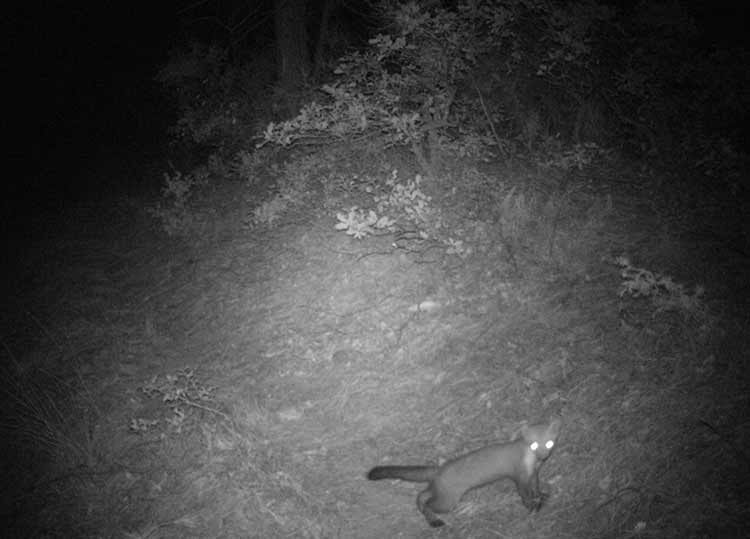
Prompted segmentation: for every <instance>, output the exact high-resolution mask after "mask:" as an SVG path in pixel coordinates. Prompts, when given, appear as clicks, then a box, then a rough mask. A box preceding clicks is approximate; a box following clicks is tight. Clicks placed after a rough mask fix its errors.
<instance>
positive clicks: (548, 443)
mask: <svg viewBox="0 0 750 539" xmlns="http://www.w3.org/2000/svg"><path fill="white" fill-rule="evenodd" d="M554 445H555V442H553V441H552V440H548V441H547V443H546V444H544V447H546V448H547V449H552V447H553V446H554Z"/></svg>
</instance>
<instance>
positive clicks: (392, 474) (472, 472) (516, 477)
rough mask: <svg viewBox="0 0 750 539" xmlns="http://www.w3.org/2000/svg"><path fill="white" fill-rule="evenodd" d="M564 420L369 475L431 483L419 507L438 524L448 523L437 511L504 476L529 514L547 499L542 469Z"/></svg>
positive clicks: (420, 496)
mask: <svg viewBox="0 0 750 539" xmlns="http://www.w3.org/2000/svg"><path fill="white" fill-rule="evenodd" d="M561 424H562V422H561V420H560V419H559V418H554V419H551V420H550V421H549V423H546V424H542V425H534V426H531V427H528V426H525V427H523V428H522V429H521V436H520V437H519V438H517V439H515V440H513V441H511V442H507V443H502V444H492V445H488V446H486V447H483V448H481V449H477V450H476V451H472V452H470V453H466V454H465V455H462V456H460V457H457V458H455V459H453V460H449V461H448V462H446V463H445V464H443V465H442V466H429V465H422V466H376V467H374V468H373V469H372V470H370V471H369V473H368V474H367V478H368V479H372V480H379V479H401V480H403V481H412V482H415V483H429V484H428V485H427V488H426V489H424V490H423V491H422V492H420V493H419V494H418V495H417V507H418V508H419V510H420V511H421V512H422V514H423V515H424V517H425V518H426V519H427V522H428V523H429V524H430V526H432V527H434V528H437V527H440V526H442V525H444V524H445V522H443V520H442V519H441V518H440V517H438V516H437V513H447V512H448V511H451V510H452V509H453V508H454V507H455V506H456V505H457V504H458V502H459V501H460V500H461V497H462V496H463V495H464V494H465V493H466V492H468V491H469V490H472V489H475V488H478V487H481V486H483V485H486V484H488V483H492V482H493V481H498V480H500V479H512V480H513V481H514V482H515V483H516V487H517V488H518V492H519V494H520V495H521V501H522V502H523V504H524V505H525V506H526V507H527V508H528V509H529V510H530V511H531V512H534V511H538V510H539V509H540V508H541V507H542V504H543V503H544V500H545V499H546V498H547V494H546V493H544V492H542V491H541V490H540V488H539V468H540V467H541V465H542V463H543V462H544V461H545V460H547V458H548V457H549V455H550V453H551V452H552V448H553V447H554V446H555V442H556V441H557V437H558V434H559V433H560V426H561Z"/></svg>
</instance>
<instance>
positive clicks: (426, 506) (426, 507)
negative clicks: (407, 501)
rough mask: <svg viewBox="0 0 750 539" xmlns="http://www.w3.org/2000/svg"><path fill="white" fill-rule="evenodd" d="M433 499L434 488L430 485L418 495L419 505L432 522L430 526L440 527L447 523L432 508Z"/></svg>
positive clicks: (429, 521) (425, 516) (428, 520)
mask: <svg viewBox="0 0 750 539" xmlns="http://www.w3.org/2000/svg"><path fill="white" fill-rule="evenodd" d="M432 500H433V495H432V489H431V488H430V487H427V488H426V489H424V490H423V491H422V492H420V493H419V495H417V507H418V508H419V510H420V511H421V513H422V514H423V515H424V518H426V519H427V522H428V523H429V524H430V526H432V527H433V528H439V527H440V526H443V525H445V522H443V519H441V518H440V517H439V516H437V515H436V514H435V512H434V511H433V510H432V509H431V508H430V502H432Z"/></svg>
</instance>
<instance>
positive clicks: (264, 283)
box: [0, 163, 750, 538]
mask: <svg viewBox="0 0 750 539" xmlns="http://www.w3.org/2000/svg"><path fill="white" fill-rule="evenodd" d="M660 174H661V175H660ZM580 181H581V185H582V186H583V187H582V188H581V191H577V192H580V193H584V192H586V193H590V192H591V190H595V191H596V196H597V197H599V198H600V199H601V200H605V199H606V200H607V201H609V202H608V203H609V204H610V211H608V212H607V213H606V215H604V216H603V217H601V219H602V220H601V223H602V225H603V226H602V227H599V228H596V229H594V228H586V227H585V226H584V227H576V226H573V225H572V224H571V225H570V226H567V225H563V224H561V226H560V228H559V230H558V231H557V234H558V237H559V238H560V242H559V244H560V245H572V244H573V240H574V239H576V238H578V239H580V237H581V236H582V235H586V234H588V235H590V239H587V241H586V246H587V247H586V249H583V250H580V251H575V250H569V251H566V253H567V258H561V259H560V258H558V259H556V260H558V261H560V260H562V261H563V262H564V263H563V264H557V265H550V264H541V263H538V264H537V263H535V259H534V258H533V257H524V256H523V254H522V253H520V254H517V255H513V254H508V250H507V249H505V250H503V249H494V247H493V245H494V243H492V242H490V243H489V245H490V247H491V248H489V249H487V250H485V251H483V254H482V256H475V257H467V258H461V257H458V256H455V255H453V256H452V255H449V254H446V253H445V252H444V251H440V250H438V249H432V248H422V247H420V248H412V247H413V246H410V247H408V248H407V247H405V246H403V245H396V244H395V242H394V238H393V237H390V236H388V235H385V236H380V237H376V238H369V239H366V240H357V239H354V238H352V237H350V236H347V235H345V234H343V233H341V232H340V231H337V230H336V229H335V228H334V224H335V221H334V219H333V218H332V216H331V215H325V214H321V213H319V212H317V211H314V210H312V209H310V208H301V209H299V210H297V211H295V212H292V213H291V214H290V215H287V216H285V217H284V218H283V219H281V220H280V222H278V223H276V224H275V225H274V226H273V227H270V228H254V229H249V228H247V227H243V226H242V216H243V215H245V214H246V213H247V211H248V210H247V207H246V204H247V201H246V198H245V196H244V189H245V187H244V186H243V185H240V184H229V185H221V186H218V187H217V188H216V189H215V190H214V191H213V192H211V193H210V194H208V195H207V198H206V202H205V206H206V207H208V208H211V213H210V219H207V221H206V222H207V223H208V225H207V226H205V227H204V228H202V229H201V230H200V234H197V235H195V236H192V237H186V238H179V239H175V238H169V237H166V236H165V235H164V234H162V233H161V232H160V230H159V228H158V226H157V224H156V223H155V222H154V221H153V219H152V218H151V217H150V216H149V215H148V213H147V212H146V211H145V210H144V208H145V207H146V206H148V204H150V203H152V201H150V200H147V199H146V198H143V197H139V196H122V195H118V196H116V197H110V198H104V199H100V200H98V201H94V202H88V203H80V204H77V205H73V206H69V207H67V208H65V209H64V210H59V211H58V210H55V211H50V212H48V213H44V214H41V213H38V214H36V216H35V218H32V217H30V218H29V222H28V223H27V226H28V227H29V228H28V229H27V230H24V231H17V232H16V236H15V237H16V241H14V242H13V243H9V244H8V245H9V249H8V251H7V253H6V254H7V255H9V258H10V260H6V262H7V264H6V277H5V278H4V279H3V282H4V289H5V290H4V293H3V297H4V302H3V303H4V309H3V311H4V313H3V316H2V333H1V334H0V338H1V339H2V351H0V357H2V365H3V369H4V373H3V376H4V378H5V380H6V388H5V389H6V391H4V392H3V411H4V415H5V417H4V418H3V438H4V444H3V451H4V454H5V455H6V457H7V458H6V459H5V463H4V465H3V485H4V487H3V490H4V496H3V499H4V501H3V505H2V508H1V510H2V517H3V520H4V521H5V526H4V529H6V530H7V533H8V534H9V535H7V537H50V538H51V537H123V538H124V537H127V538H147V537H149V538H151V537H153V538H155V537H164V538H172V537H174V538H177V537H226V538H232V537H259V538H260V537H263V538H272V537H303V538H329V537H331V538H333V537H336V538H395V537H404V538H410V537H446V538H447V537H457V538H494V537H507V538H520V537H528V538H549V537H555V538H605V537H695V538H698V537H701V538H703V537H706V538H708V537H740V536H744V534H745V533H746V531H745V524H746V523H747V516H748V512H749V511H748V508H747V499H748V495H749V494H750V491H749V488H748V484H749V483H748V481H747V479H748V472H747V469H748V462H749V460H750V454H749V453H748V450H747V449H746V444H745V442H747V441H748V440H750V421H748V419H747V418H748V416H747V410H748V404H750V403H748V400H749V399H750V393H748V387H750V384H749V383H748V382H749V379H750V375H748V372H749V371H748V366H750V361H748V353H747V350H748V349H750V339H749V338H748V332H747V328H748V327H750V326H748V322H749V320H748V313H749V312H750V309H749V307H750V305H749V304H748V301H747V299H748V291H749V289H748V275H750V273H748V270H749V269H750V253H749V252H748V238H743V237H741V236H736V235H734V233H733V232H732V231H733V230H735V229H738V230H739V229H741V227H740V228H737V227H736V226H735V225H737V223H738V222H739V221H741V219H742V218H743V217H742V216H743V215H744V212H743V211H742V210H741V209H740V210H737V209H736V207H735V206H733V205H732V203H733V201H732V200H731V197H724V196H723V195H725V193H724V194H722V193H719V194H716V193H710V192H708V193H707V191H706V190H693V189H692V188H687V187H685V185H687V184H685V185H681V184H679V183H676V182H677V180H675V179H674V178H670V177H668V175H666V174H664V173H657V172H651V173H650V174H649V175H648V178H646V177H645V176H644V175H643V174H642V173H641V169H639V167H638V166H636V165H635V164H631V165H626V164H623V163H617V164H614V165H610V166H608V167H604V168H602V169H600V170H597V171H593V172H591V175H590V176H589V177H587V178H585V181H584V180H580ZM586 186H589V187H586ZM591 186H595V187H591ZM584 187H585V188H586V189H589V191H586V189H584ZM593 196H594V195H593V194H592V195H591V197H593ZM592 199H593V198H590V200H592ZM573 203H574V202H571V204H573ZM738 212H739V213H738ZM566 241H568V243H566ZM545 249H546V246H545ZM549 249H550V250H551V249H554V246H553V245H551V244H550V246H549ZM618 256H627V257H628V260H629V261H630V262H631V263H632V267H637V268H646V269H647V270H650V271H652V272H654V273H657V272H658V275H665V276H666V275H668V276H670V277H671V278H672V279H673V282H674V283H680V285H681V286H682V285H684V289H679V290H678V291H677V292H675V294H674V295H673V296H669V297H668V298H667V299H669V301H666V300H664V296H660V299H661V300H662V303H659V302H656V301H654V300H655V298H654V297H653V296H649V295H648V294H645V295H642V296H641V297H635V296H634V295H633V294H628V293H623V294H620V292H622V290H623V289H622V286H623V280H624V277H623V274H622V271H623V266H622V265H618V263H617V257H618ZM695 285H700V286H701V287H703V292H702V293H698V294H696V293H695V291H696V289H695ZM636 296H637V295H636ZM672 300H679V301H683V304H680V305H677V304H675V302H674V301H672ZM553 414H556V415H560V416H561V417H562V420H563V428H562V434H561V436H560V439H559V443H558V446H557V448H556V449H555V451H554V453H553V454H552V456H551V458H550V459H549V461H548V462H547V463H546V464H545V465H544V467H543V468H542V471H541V477H542V480H543V482H544V483H545V484H546V489H547V490H549V491H550V498H549V500H548V501H547V503H546V505H545V506H544V507H543V509H542V510H541V511H540V512H539V513H536V514H529V513H528V511H527V510H526V509H525V508H524V507H523V506H522V504H521V503H520V498H519V497H518V495H517V493H516V492H515V490H514V488H513V485H512V483H510V482H505V483H498V484H497V485H492V486H488V487H485V488H482V489H478V490H476V491H473V492H471V493H470V494H468V495H467V496H466V497H465V498H464V500H463V501H462V503H461V504H460V506H459V508H458V509H457V510H456V511H454V512H452V513H450V514H448V515H446V521H447V523H448V525H447V526H445V527H444V528H442V529H439V530H433V529H431V528H429V527H428V526H427V525H426V523H425V521H424V519H423V518H422V516H421V515H420V514H419V512H418V511H417V509H416V506H415V496H416V493H417V492H418V491H419V486H417V485H414V484H408V483H400V482H390V481H379V482H368V481H367V480H366V478H365V474H366V473H367V470H368V469H369V468H370V467H372V466H374V465H376V464H379V463H383V462H403V463H421V462H437V461H439V460H441V459H444V458H449V457H451V456H455V455H458V454H460V453H462V452H465V451H467V450H470V449H474V448H477V447H481V446H482V445H484V444H487V443H489V442H492V441H497V440H500V441H504V440H509V439H512V438H513V437H514V436H515V435H516V433H517V432H518V430H519V428H520V427H521V425H522V424H523V423H524V422H525V421H529V422H532V423H533V422H538V421H544V420H546V419H547V418H548V417H550V416H551V415H553ZM4 534H5V532H4Z"/></svg>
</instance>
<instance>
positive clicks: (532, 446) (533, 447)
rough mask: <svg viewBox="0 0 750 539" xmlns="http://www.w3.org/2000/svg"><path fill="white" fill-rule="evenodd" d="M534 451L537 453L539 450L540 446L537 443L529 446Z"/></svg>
mask: <svg viewBox="0 0 750 539" xmlns="http://www.w3.org/2000/svg"><path fill="white" fill-rule="evenodd" d="M529 447H530V448H531V450H532V451H536V450H537V449H539V444H538V443H537V442H531V445H530V446H529Z"/></svg>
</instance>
